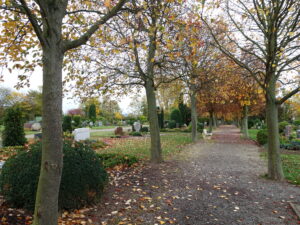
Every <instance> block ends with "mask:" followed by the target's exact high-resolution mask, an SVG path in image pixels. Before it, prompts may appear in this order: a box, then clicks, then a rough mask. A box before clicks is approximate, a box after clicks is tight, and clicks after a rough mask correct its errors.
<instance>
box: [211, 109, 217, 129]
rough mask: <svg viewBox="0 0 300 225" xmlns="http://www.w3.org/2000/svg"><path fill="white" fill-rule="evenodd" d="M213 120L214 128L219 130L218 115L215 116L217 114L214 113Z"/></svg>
mask: <svg viewBox="0 0 300 225" xmlns="http://www.w3.org/2000/svg"><path fill="white" fill-rule="evenodd" d="M212 119H213V126H214V128H217V126H218V125H217V118H216V115H215V113H213V114H212Z"/></svg>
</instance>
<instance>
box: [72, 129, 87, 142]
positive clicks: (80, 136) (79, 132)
mask: <svg viewBox="0 0 300 225" xmlns="http://www.w3.org/2000/svg"><path fill="white" fill-rule="evenodd" d="M73 134H74V139H75V141H84V140H86V139H89V138H90V128H77V129H75V130H74V131H73Z"/></svg>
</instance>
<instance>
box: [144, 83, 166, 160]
mask: <svg viewBox="0 0 300 225" xmlns="http://www.w3.org/2000/svg"><path fill="white" fill-rule="evenodd" d="M145 89H146V96H147V103H148V115H149V124H150V136H151V147H150V152H151V162H153V163H160V162H162V161H163V159H162V150H161V143H160V131H159V123H158V116H157V106H156V96H155V92H154V86H153V82H152V81H148V82H146V84H145Z"/></svg>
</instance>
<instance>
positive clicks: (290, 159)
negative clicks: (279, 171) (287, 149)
mask: <svg viewBox="0 0 300 225" xmlns="http://www.w3.org/2000/svg"><path fill="white" fill-rule="evenodd" d="M261 157H263V158H264V159H265V160H267V153H266V152H264V153H262V154H261ZM281 161H282V168H283V173H284V177H285V178H286V179H287V180H288V181H289V182H291V183H293V184H297V185H300V155H299V154H281Z"/></svg>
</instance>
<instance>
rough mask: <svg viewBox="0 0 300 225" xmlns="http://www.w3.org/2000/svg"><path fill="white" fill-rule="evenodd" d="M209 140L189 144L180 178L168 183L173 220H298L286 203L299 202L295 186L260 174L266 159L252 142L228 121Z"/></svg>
mask: <svg viewBox="0 0 300 225" xmlns="http://www.w3.org/2000/svg"><path fill="white" fill-rule="evenodd" d="M212 139H213V140H212V141H210V140H207V141H204V142H201V143H198V144H196V145H194V146H192V147H191V148H190V151H188V154H187V155H186V160H185V163H180V164H178V165H179V168H180V171H181V173H180V177H178V178H180V179H185V181H186V185H185V186H186V187H184V186H183V185H182V182H180V180H178V179H176V180H177V182H176V180H174V181H173V182H172V183H173V185H175V187H176V188H175V189H177V195H178V196H179V197H180V199H177V200H176V201H175V202H174V207H176V208H179V210H178V213H177V215H176V217H177V222H178V223H179V224H264V225H265V224H272V225H275V224H300V223H299V221H297V219H296V217H295V214H294V213H293V211H292V210H291V208H290V206H289V203H288V202H300V188H299V187H296V186H293V185H291V184H288V183H279V182H274V181H270V180H267V179H264V178H261V177H260V175H262V174H265V173H266V162H265V161H264V160H262V159H261V158H260V157H259V152H258V147H257V146H256V145H255V144H254V143H251V141H246V140H241V139H240V133H239V131H238V129H236V128H234V127H231V126H224V127H221V128H220V129H218V130H217V131H216V132H215V133H214V135H213V137H212ZM178 175H179V174H178ZM173 194H176V193H173ZM182 197H183V199H182Z"/></svg>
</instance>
